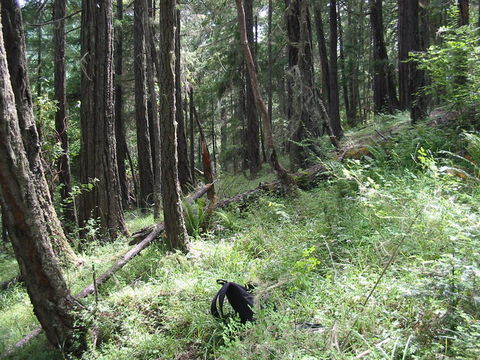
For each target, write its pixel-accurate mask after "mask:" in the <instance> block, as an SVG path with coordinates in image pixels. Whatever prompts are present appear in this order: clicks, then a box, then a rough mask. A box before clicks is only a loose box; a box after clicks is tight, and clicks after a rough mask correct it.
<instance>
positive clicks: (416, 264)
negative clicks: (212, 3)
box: [0, 123, 480, 360]
mask: <svg viewBox="0 0 480 360" xmlns="http://www.w3.org/2000/svg"><path fill="white" fill-rule="evenodd" d="M393 126H396V125H395V123H393ZM363 131H364V132H366V131H367V129H364V130H363ZM475 139H477V141H478V138H477V137H475V136H472V135H462V134H461V132H460V131H459V130H458V129H456V128H452V127H443V128H434V127H430V126H426V125H418V126H416V127H415V128H410V127H403V128H402V129H399V130H398V132H397V135H391V137H390V138H389V139H388V140H387V141H384V142H382V143H381V144H377V145H375V144H373V145H371V146H369V148H368V150H369V151H368V154H365V155H364V156H363V157H362V159H361V160H345V161H344V162H343V163H339V162H335V161H330V162H327V165H328V167H329V169H330V172H331V177H330V180H328V181H325V182H324V183H322V184H320V185H319V186H318V187H317V188H315V189H313V190H311V191H308V192H300V193H299V194H298V196H296V197H294V198H281V197H277V196H275V195H274V194H271V195H269V196H264V197H262V198H260V199H259V200H258V201H257V202H256V203H252V204H249V205H248V206H247V207H246V208H242V209H241V210H240V209H237V208H231V209H228V210H226V211H222V212H221V213H218V214H216V217H215V221H214V224H213V226H212V229H211V230H210V231H209V232H207V233H205V234H202V235H201V236H197V237H195V238H194V239H193V240H192V243H191V249H190V252H189V253H188V254H187V255H183V254H180V253H175V254H172V253H166V252H165V249H164V248H163V247H162V245H161V242H157V243H155V244H154V245H152V246H151V247H150V248H148V249H147V250H145V251H144V252H143V253H142V254H141V255H140V256H139V257H138V258H136V259H134V260H132V261H131V262H130V264H128V265H127V266H126V267H125V268H124V269H123V270H121V271H120V272H118V273H117V274H116V276H115V277H114V279H112V280H110V281H109V283H107V284H106V285H105V287H103V288H102V289H101V290H100V293H99V296H98V302H96V301H95V299H94V297H91V298H89V299H87V300H85V304H86V305H87V310H86V311H85V321H86V323H87V324H88V326H89V327H90V328H91V329H99V330H100V331H96V330H95V331H92V333H91V335H92V336H93V335H95V334H97V333H100V334H101V338H99V339H98V341H97V344H96V345H94V344H93V342H92V341H90V342H89V346H90V348H89V349H88V351H87V352H86V353H85V355H84V356H83V359H117V360H118V359H183V360H186V359H232V360H234V359H235V360H236V359H305V360H306V359H355V358H365V359H478V358H480V293H479V290H478V289H479V287H478V282H479V281H480V260H479V259H480V254H479V253H480V237H479V235H480V209H479V206H480V205H479V204H480V188H479V186H478V182H479V178H478V175H479V172H478V164H479V162H478V161H479V160H480V156H479V154H480V146H478V144H477V145H475ZM266 178H267V177H266ZM258 182H259V180H258V179H256V180H252V181H249V180H246V179H243V180H241V179H240V177H238V176H236V177H232V176H227V175H224V176H223V177H222V182H221V184H220V188H221V190H220V191H223V192H224V193H225V194H231V193H234V192H236V191H240V189H248V188H252V187H255V186H256V185H257V184H258ZM194 210H195V209H194ZM197 213H198V212H195V211H192V214H191V216H196V215H195V214H197ZM151 221H152V220H151V218H150V219H147V220H145V218H141V217H138V216H134V215H132V216H131V221H130V226H131V227H135V228H139V227H142V226H143V225H147V224H149V223H151ZM193 223H194V222H193ZM127 248H128V246H127V245H126V241H125V239H118V240H117V241H116V242H115V243H112V244H101V243H93V244H91V245H90V246H89V248H88V249H86V250H85V251H84V253H83V257H84V258H85V260H86V265H85V266H84V267H83V268H82V269H68V270H66V277H67V279H68V282H69V284H70V286H71V287H72V289H73V292H76V291H78V290H79V289H80V288H81V287H82V286H83V285H85V284H87V283H89V282H90V281H91V279H92V265H93V266H94V267H95V271H96V273H97V274H99V273H101V272H102V270H103V269H105V268H107V267H108V265H109V264H111V263H112V262H113V261H114V260H115V258H116V257H117V256H118V255H119V254H121V253H122V252H123V251H125V250H126V249H127ZM397 249H398V252H397ZM0 260H1V261H0V271H1V273H0V276H1V280H3V279H4V278H5V279H6V278H8V277H9V276H11V275H12V274H14V273H15V272H16V265H15V262H14V261H13V260H12V257H11V255H10V254H8V252H7V253H5V252H4V253H2V255H1V259H0ZM390 260H391V265H390V266H387V265H388V264H389V262H390ZM384 269H386V270H385V274H384V276H383V277H382V279H381V281H380V282H379V284H378V287H377V288H376V289H375V291H374V292H373V295H372V296H371V298H370V299H369V301H368V302H367V303H366V305H363V304H364V302H365V299H366V297H367V295H368V294H369V292H370V291H371V290H372V288H373V287H374V284H375V283H376V281H377V279H378V278H379V276H380V274H381V273H382V271H383V270H384ZM218 278H223V279H228V280H230V281H235V282H238V283H246V282H251V283H255V284H256V285H257V290H256V291H257V295H258V298H260V299H262V300H260V302H261V303H262V304H263V305H264V306H263V307H262V308H261V309H257V313H256V317H257V321H256V322H255V323H254V324H249V325H247V326H242V325H239V324H238V323H237V322H236V321H235V320H234V319H229V320H227V321H225V322H221V321H218V320H216V319H214V318H213V317H212V316H211V315H210V314H209V306H210V300H211V299H212V297H213V295H214V294H215V293H216V291H218V285H217V284H216V283H215V280H216V279H218ZM306 324H316V326H315V327H310V326H308V325H306ZM0 327H1V329H2V331H0V352H3V351H4V350H5V348H6V347H7V346H9V345H10V344H12V343H14V342H15V341H17V340H19V339H20V338H21V337H22V335H23V334H25V333H26V332H27V331H29V330H31V329H33V328H35V327H36V321H35V318H34V315H33V313H32V311H31V308H30V306H29V301H28V297H27V295H26V293H25V291H24V288H23V287H22V286H21V285H15V286H12V287H10V288H9V289H8V290H4V291H2V292H0ZM93 337H94V336H93ZM12 358H18V359H55V358H58V359H61V358H63V356H62V355H61V354H60V353H59V352H56V351H52V350H48V347H47V345H46V341H45V339H44V338H43V337H39V338H38V339H37V340H35V341H33V342H31V343H30V344H29V345H27V346H26V347H25V348H24V349H22V350H20V351H17V352H16V353H15V354H14V355H13V357H12Z"/></svg>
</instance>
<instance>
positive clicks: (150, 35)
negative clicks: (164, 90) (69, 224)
mask: <svg viewBox="0 0 480 360" xmlns="http://www.w3.org/2000/svg"><path fill="white" fill-rule="evenodd" d="M150 9H151V8H150ZM149 13H151V14H153V11H149ZM151 21H153V18H151ZM154 35H155V34H154V32H153V22H152V23H150V24H148V25H147V42H146V48H147V74H148V75H147V85H148V94H149V115H148V116H149V117H148V118H149V127H150V146H151V149H152V165H153V203H154V207H153V214H154V217H155V219H158V218H159V217H160V213H161V209H160V204H161V202H162V185H161V181H162V180H161V172H162V171H161V164H160V157H161V155H160V154H161V144H160V118H159V113H158V96H157V88H156V83H157V78H158V76H157V77H156V76H155V69H156V68H157V51H156V48H155V39H154Z"/></svg>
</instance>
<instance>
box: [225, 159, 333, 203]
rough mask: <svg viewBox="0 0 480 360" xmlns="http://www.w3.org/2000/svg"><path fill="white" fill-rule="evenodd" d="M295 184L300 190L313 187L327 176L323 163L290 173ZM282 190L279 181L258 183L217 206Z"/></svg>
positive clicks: (253, 198) (247, 200) (245, 200)
mask: <svg viewBox="0 0 480 360" xmlns="http://www.w3.org/2000/svg"><path fill="white" fill-rule="evenodd" d="M292 177H293V178H294V179H295V182H296V184H297V186H298V187H299V188H300V189H302V190H310V189H312V188H314V187H315V186H316V185H317V184H318V183H319V182H320V181H322V180H325V179H327V178H328V177H329V175H328V170H327V168H325V167H324V166H323V165H320V164H317V165H313V166H312V167H309V168H308V169H305V170H302V171H299V172H297V173H295V174H292ZM281 191H282V184H281V182H280V181H278V180H277V181H273V182H268V183H260V185H258V187H256V188H255V189H251V190H248V191H245V192H244V193H241V194H237V195H235V196H233V197H231V198H228V199H224V200H221V201H219V202H218V204H217V208H218V209H222V208H226V207H228V206H229V205H230V204H242V203H246V202H249V201H252V200H255V199H256V198H257V197H258V196H260V195H261V194H263V193H268V192H271V193H277V192H281Z"/></svg>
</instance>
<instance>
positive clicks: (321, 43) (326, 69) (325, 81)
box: [315, 3, 330, 108]
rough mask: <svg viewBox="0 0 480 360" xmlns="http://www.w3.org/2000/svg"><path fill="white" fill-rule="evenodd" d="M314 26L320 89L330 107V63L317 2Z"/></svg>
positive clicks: (320, 10)
mask: <svg viewBox="0 0 480 360" xmlns="http://www.w3.org/2000/svg"><path fill="white" fill-rule="evenodd" d="M315 27H316V30H317V42H318V53H319V55H320V65H321V69H322V90H323V93H324V96H325V98H326V99H327V100H328V106H329V108H330V65H329V63H328V54H327V42H326V40H325V31H324V29H323V19H322V9H321V8H320V6H319V5H318V3H317V4H316V5H315Z"/></svg>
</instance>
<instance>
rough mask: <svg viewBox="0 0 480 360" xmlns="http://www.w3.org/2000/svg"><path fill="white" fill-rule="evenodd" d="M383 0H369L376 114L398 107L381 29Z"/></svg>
mask: <svg viewBox="0 0 480 360" xmlns="http://www.w3.org/2000/svg"><path fill="white" fill-rule="evenodd" d="M382 2H383V0H370V23H371V29H372V39H373V102H374V111H375V113H376V114H379V113H383V112H384V113H388V114H392V113H393V112H394V110H396V109H398V100H397V93H396V90H395V82H394V80H393V72H392V69H391V67H390V63H389V60H388V55H387V48H386V46H385V40H384V30H383V6H382Z"/></svg>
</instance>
